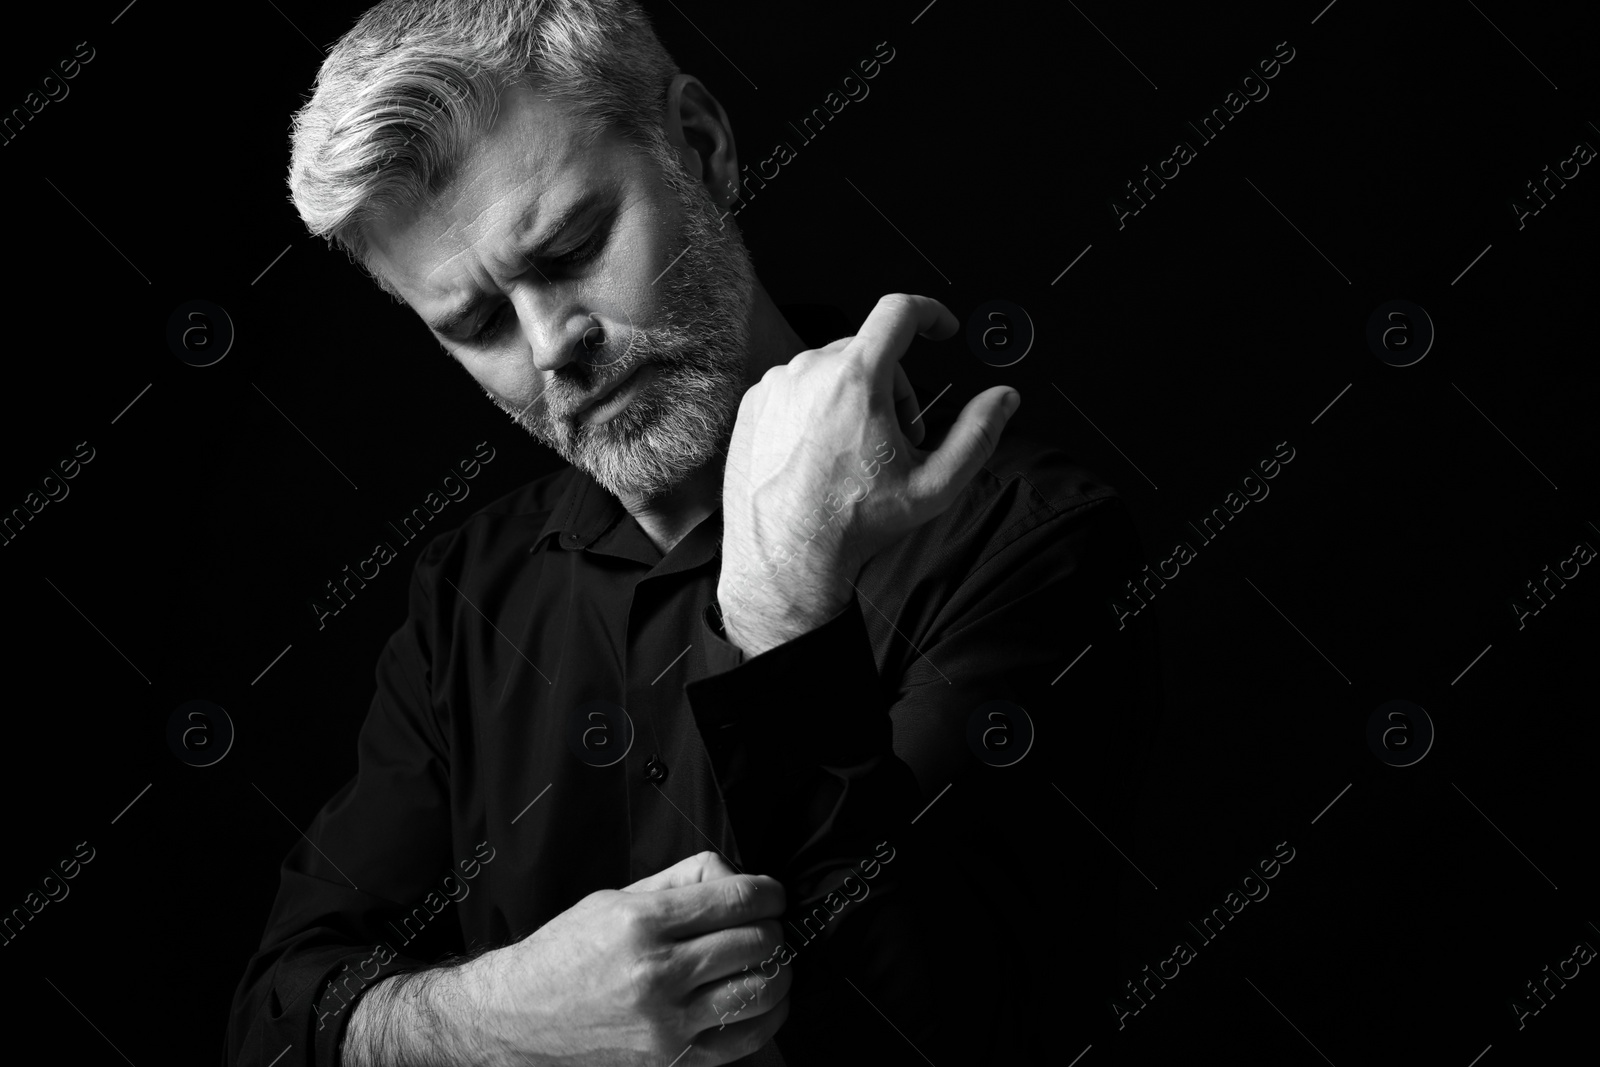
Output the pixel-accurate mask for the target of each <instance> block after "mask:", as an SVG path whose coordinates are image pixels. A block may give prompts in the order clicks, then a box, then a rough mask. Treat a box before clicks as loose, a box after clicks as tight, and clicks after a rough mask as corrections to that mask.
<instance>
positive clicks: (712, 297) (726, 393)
mask: <svg viewBox="0 0 1600 1067" xmlns="http://www.w3.org/2000/svg"><path fill="white" fill-rule="evenodd" d="M656 156H657V154H656V153H650V152H646V151H644V150H641V149H639V148H637V147H634V146H632V145H629V144H628V143H627V142H625V141H623V140H621V139H620V138H617V137H615V136H613V135H610V134H602V135H601V136H600V137H599V138H598V139H597V140H596V141H595V142H594V143H593V145H592V146H590V147H587V148H586V147H584V146H583V145H582V144H581V142H580V140H579V137H578V133H577V131H576V129H575V128H574V127H573V125H572V124H571V122H570V120H569V118H568V116H567V114H566V113H565V112H564V111H563V110H562V109H561V108H560V107H559V106H558V105H556V104H555V103H553V102H552V101H550V100H549V99H548V98H546V97H544V96H541V95H539V94H536V93H533V92H531V91H528V90H526V89H522V88H518V89H513V90H510V91H508V93H507V94H506V96H505V97H504V98H503V100H502V103H501V107H500V110H499V113H498V115H497V117H496V120H495V122H494V124H493V125H492V126H491V128H490V129H489V131H488V133H487V134H485V135H483V136H482V137H481V138H480V139H479V141H478V143H477V144H476V145H475V146H474V147H473V149H472V151H471V152H470V153H469V155H468V158H467V159H466V160H465V162H464V164H463V165H462V167H461V169H460V170H459V172H458V174H457V177H456V178H455V180H454V181H453V182H451V184H450V185H449V187H448V188H446V189H445V190H444V192H443V194H442V195H441V196H439V197H438V198H436V199H435V200H434V201H433V202H431V203H428V204H425V205H422V206H421V207H419V208H416V209H413V210H411V211H409V212H403V213H395V214H391V215H390V216H389V217H387V218H386V219H384V220H382V222H380V223H374V224H373V225H372V226H371V227H369V231H368V237H369V239H370V243H371V247H372V250H373V251H372V262H373V266H374V267H375V268H376V269H377V270H379V271H381V272H382V273H383V276H384V277H385V278H387V279H388V280H389V281H390V282H391V284H393V285H394V286H395V288H396V289H398V290H399V292H400V295H401V296H402V298H403V299H404V300H405V301H406V302H407V303H408V304H409V305H410V306H411V307H412V308H413V309H414V310H415V311H416V312H417V313H418V314H419V315H420V316H422V318H423V320H424V321H425V322H428V323H429V324H430V329H431V330H432V332H433V333H434V336H435V337H437V338H438V339H439V342H440V343H441V344H442V345H443V346H444V348H445V350H446V351H447V352H449V353H450V355H451V356H453V357H454V358H455V359H456V360H458V361H459V362H460V363H461V364H462V366H464V367H465V368H466V369H467V371H468V373H470V374H471V375H472V377H473V378H474V379H475V380H476V381H477V383H478V384H479V385H480V386H481V387H482V388H483V390H484V392H485V393H486V394H487V395H488V396H489V398H490V399H491V400H493V401H494V403H495V404H496V405H497V406H499V407H500V409H501V410H503V411H505V412H506V413H507V414H508V415H510V416H511V417H512V419H513V420H514V421H515V422H517V423H518V424H519V425H520V426H522V427H523V428H524V429H526V430H527V431H528V432H529V433H531V434H532V435H533V436H534V437H535V438H537V439H538V440H540V441H542V442H543V443H545V444H547V445H549V446H550V447H551V448H553V449H555V451H556V452H557V453H558V454H559V455H560V456H561V457H562V458H563V459H565V460H566V461H567V462H569V463H571V464H572V465H573V466H575V467H578V468H580V469H582V470H584V471H586V472H588V473H589V474H590V475H591V476H592V477H593V478H594V479H595V481H596V482H598V483H599V484H600V485H602V486H603V487H605V488H606V489H607V490H608V491H610V492H611V493H613V494H614V495H616V496H617V497H618V498H619V499H623V500H624V501H641V500H642V501H648V500H651V499H654V498H656V497H659V496H661V495H663V494H665V493H667V492H668V491H669V490H671V489H672V488H674V487H675V486H677V485H679V484H680V483H682V482H683V481H684V479H686V478H687V477H688V476H689V475H690V474H692V473H694V472H695V471H697V470H699V469H700V468H701V467H703V466H704V465H705V464H706V463H708V462H709V461H710V460H711V459H713V458H714V457H715V456H717V455H718V454H719V453H720V452H721V451H722V449H723V448H724V447H725V445H726V443H727V440H728V438H729V436H730V435H731V433H732V430H733V423H734V420H735V418H736V417H737V415H738V410H739V401H740V399H741V397H742V396H743V395H744V391H745V389H746V387H747V385H748V383H747V382H746V381H745V366H746V359H747V350H748V347H749V339H750V315H751V308H752V305H753V300H754V296H753V293H754V288H755V274H754V271H753V269H752V266H751V263H750V258H749V254H748V252H747V251H746V250H745V248H744V245H743V242H742V241H741V239H740V238H739V236H738V231H737V230H735V229H733V228H732V227H724V226H723V224H722V222H721V221H720V213H719V212H718V210H717V208H716V206H715V205H714V203H713V202H712V200H711V198H710V195H709V194H708V192H707V191H706V189H705V188H704V187H702V186H701V185H699V184H698V183H696V182H695V181H694V179H692V178H691V177H690V176H689V175H688V174H687V173H686V172H684V171H683V170H682V169H681V167H680V166H679V165H678V161H677V159H676V158H675V157H670V156H668V157H667V158H656ZM668 164H670V166H669V165H668ZM585 202H587V206H586V207H583V209H582V210H581V211H579V212H578V214H576V215H574V216H573V217H572V218H571V220H570V222H568V223H567V224H566V225H565V226H563V227H561V229H560V230H559V232H558V231H557V230H555V229H554V228H553V225H552V223H553V222H554V221H555V219H556V217H557V216H559V215H560V214H562V213H564V212H566V211H568V210H569V209H571V208H573V207H577V206H580V205H583V204H585ZM474 300H476V301H477V302H476V303H472V301H474ZM462 311H464V312H465V314H464V316H462V315H457V314H456V313H459V312H462ZM450 317H457V318H458V319H459V321H456V322H453V323H452V322H448V321H443V320H446V319H447V318H450ZM624 379H627V380H626V381H625V380H624ZM619 383H621V384H619ZM613 387H615V389H614V390H613Z"/></svg>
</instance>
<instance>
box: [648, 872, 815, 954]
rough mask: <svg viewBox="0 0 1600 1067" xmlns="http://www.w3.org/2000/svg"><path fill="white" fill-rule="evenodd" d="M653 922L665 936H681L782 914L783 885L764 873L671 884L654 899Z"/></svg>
mask: <svg viewBox="0 0 1600 1067" xmlns="http://www.w3.org/2000/svg"><path fill="white" fill-rule="evenodd" d="M651 903H652V906H653V907H652V910H653V911H654V925H655V928H656V930H657V932H658V933H660V934H661V935H662V936H663V937H671V938H677V939H679V940H682V939H686V938H690V937H697V936H699V935H700V934H708V933H711V932H712V931H714V930H724V929H727V928H728V927H730V926H743V925H745V924H747V923H753V922H759V921H760V920H762V919H776V918H777V917H778V916H780V915H782V914H783V909H784V903H785V901H784V892H783V886H782V885H780V884H779V883H778V880H777V879H776V878H769V877H767V876H766V875H764V874H735V875H734V876H733V877H731V878H717V879H715V880H712V881H706V882H695V883H691V884H688V885H679V886H671V887H668V888H666V889H662V890H660V891H659V892H658V893H657V894H656V896H655V899H654V900H652V902H651Z"/></svg>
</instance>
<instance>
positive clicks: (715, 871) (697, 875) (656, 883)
mask: <svg viewBox="0 0 1600 1067" xmlns="http://www.w3.org/2000/svg"><path fill="white" fill-rule="evenodd" d="M738 873H739V872H738V871H736V870H734V869H733V866H732V865H731V864H729V863H728V861H727V860H725V859H723V858H722V857H721V856H720V855H718V854H717V853H715V852H697V853H695V854H694V855H693V856H685V857H684V858H683V859H681V860H679V861H678V862H677V863H674V864H673V865H672V866H671V867H668V868H666V869H665V870H660V871H657V872H656V873H655V874H649V875H646V876H645V877H643V878H641V879H639V880H638V881H637V882H634V883H633V884H632V885H626V886H623V887H622V891H623V892H624V893H653V892H656V891H658V890H662V889H672V888H675V887H677V886H683V885H693V884H695V883H696V882H709V881H711V880H713V879H716V878H730V877H732V876H733V875H735V874H738Z"/></svg>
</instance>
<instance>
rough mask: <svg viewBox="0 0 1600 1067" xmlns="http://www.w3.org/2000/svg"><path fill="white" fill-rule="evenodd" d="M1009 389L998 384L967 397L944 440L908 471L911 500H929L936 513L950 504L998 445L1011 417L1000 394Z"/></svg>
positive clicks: (1009, 390) (1005, 392)
mask: <svg viewBox="0 0 1600 1067" xmlns="http://www.w3.org/2000/svg"><path fill="white" fill-rule="evenodd" d="M1011 392H1014V390H1012V389H1011V388H1010V387H1009V386H1004V385H997V386H995V387H993V388H992V389H985V390H984V391H983V392H981V393H979V394H978V395H977V396H975V397H973V398H972V399H971V400H969V401H967V406H966V407H964V408H962V409H961V414H960V415H959V416H957V417H956V421H955V425H953V426H951V427H950V432H949V433H947V434H945V438H944V442H943V443H942V444H940V446H939V447H938V448H937V449H935V450H934V451H933V452H931V453H929V454H928V456H927V458H926V459H924V460H923V462H922V464H921V466H919V467H917V469H916V470H914V471H913V472H912V473H911V479H910V487H911V495H912V499H913V500H916V501H926V502H930V503H931V504H932V505H933V507H934V509H935V513H938V512H940V511H943V510H944V509H945V508H947V507H949V506H950V503H951V501H953V500H954V499H955V498H956V495H957V494H958V493H960V491H961V490H962V489H963V488H965V487H966V485H967V483H968V482H970V481H972V479H973V477H974V476H975V475H976V474H977V473H978V469H979V468H980V467H982V466H983V465H984V464H985V463H987V462H988V461H989V457H990V456H992V455H994V450H995V449H996V448H997V447H998V446H999V444H1000V433H1001V431H1003V430H1004V429H1005V426H1006V422H1007V421H1008V420H1009V419H1010V415H1008V414H1007V413H1006V410H1005V408H1004V407H1003V406H1002V405H1001V398H1002V397H1004V396H1005V395H1006V394H1007V393H1011Z"/></svg>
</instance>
